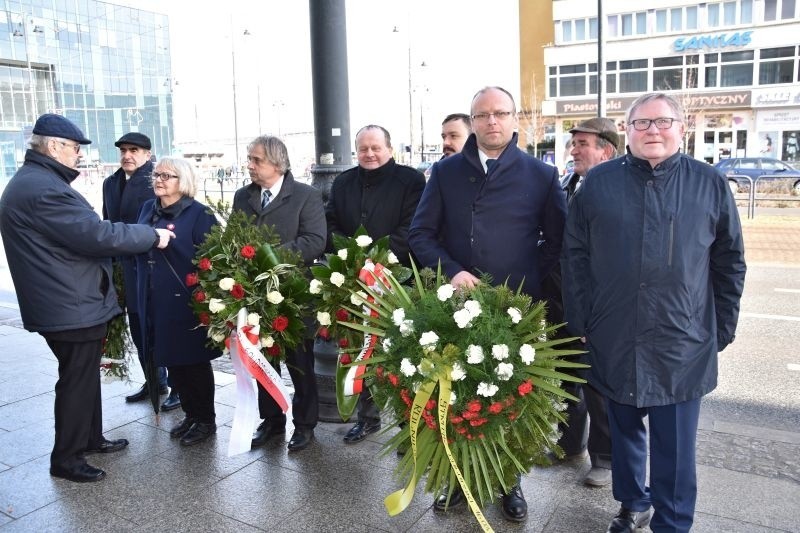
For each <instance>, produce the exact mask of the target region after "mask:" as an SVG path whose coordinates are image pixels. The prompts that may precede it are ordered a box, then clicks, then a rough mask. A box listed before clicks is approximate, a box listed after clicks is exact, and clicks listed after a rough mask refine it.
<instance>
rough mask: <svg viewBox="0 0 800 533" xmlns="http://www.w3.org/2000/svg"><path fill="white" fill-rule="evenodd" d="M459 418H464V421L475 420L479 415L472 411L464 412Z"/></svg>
mask: <svg viewBox="0 0 800 533" xmlns="http://www.w3.org/2000/svg"><path fill="white" fill-rule="evenodd" d="M461 416H462V417H463V418H464V420H475V419H476V418H478V417H479V416H480V415H479V414H478V413H476V412H474V411H464V412H463V413H461Z"/></svg>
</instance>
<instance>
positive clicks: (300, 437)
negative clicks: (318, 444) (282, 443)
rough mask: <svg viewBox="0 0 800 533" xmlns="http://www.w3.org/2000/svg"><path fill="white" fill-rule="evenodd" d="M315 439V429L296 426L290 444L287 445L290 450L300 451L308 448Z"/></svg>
mask: <svg viewBox="0 0 800 533" xmlns="http://www.w3.org/2000/svg"><path fill="white" fill-rule="evenodd" d="M312 440H314V430H313V429H301V428H294V433H292V438H291V439H289V444H288V445H287V446H286V447H287V448H289V451H290V452H299V451H300V450H302V449H305V448H308V445H309V444H311V441H312Z"/></svg>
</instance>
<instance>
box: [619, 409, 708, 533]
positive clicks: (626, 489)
mask: <svg viewBox="0 0 800 533" xmlns="http://www.w3.org/2000/svg"><path fill="white" fill-rule="evenodd" d="M645 416H647V417H648V418H649V428H650V487H647V486H646V485H645V474H646V471H647V449H648V448H647V431H646V429H645V426H644V417H645ZM699 416H700V398H697V399H695V400H690V401H687V402H682V403H678V404H672V405H664V406H658V407H642V408H637V407H634V406H632V405H623V404H619V403H616V402H613V401H611V400H609V401H608V421H609V425H610V427H611V440H612V443H613V448H612V465H613V466H612V470H611V476H612V479H613V483H614V499H615V500H617V501H619V502H620V503H622V505H623V506H625V507H627V508H628V509H631V510H633V511H644V510H646V509H648V508H649V507H650V505H651V504H652V506H653V511H654V512H653V518H652V520H651V522H650V528H651V529H652V530H653V532H654V533H662V532H676V533H677V532H681V533H683V532H688V531H689V530H690V529H691V527H692V522H693V519H694V506H695V500H696V499H697V475H696V469H695V443H696V440H697V420H698V418H699Z"/></svg>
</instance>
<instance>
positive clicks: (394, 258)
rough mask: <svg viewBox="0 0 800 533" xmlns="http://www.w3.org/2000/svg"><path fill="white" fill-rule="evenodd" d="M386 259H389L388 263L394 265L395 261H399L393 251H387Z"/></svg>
mask: <svg viewBox="0 0 800 533" xmlns="http://www.w3.org/2000/svg"><path fill="white" fill-rule="evenodd" d="M388 259H389V264H390V265H396V264H397V263H399V262H400V261H399V260H398V259H397V256H396V255H394V252H389V256H388Z"/></svg>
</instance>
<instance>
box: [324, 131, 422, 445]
mask: <svg viewBox="0 0 800 533" xmlns="http://www.w3.org/2000/svg"><path fill="white" fill-rule="evenodd" d="M356 155H357V156H358V166H357V167H354V168H351V169H349V170H345V171H344V172H342V173H341V174H339V175H338V176H336V179H335V180H334V181H333V185H332V186H331V192H330V197H329V198H328V204H327V205H326V206H325V215H326V217H327V220H328V251H330V252H335V251H336V250H334V249H333V239H332V236H333V234H334V233H337V234H340V235H345V236H347V237H352V236H353V235H354V234H355V232H356V230H357V229H358V227H359V226H362V225H363V226H364V228H365V229H366V230H367V235H369V236H370V237H372V238H373V239H374V240H377V239H380V238H382V237H385V236H386V235H389V246H390V248H391V250H392V252H394V254H395V255H396V256H397V258H398V259H399V260H400V262H402V263H403V264H404V265H406V266H410V265H411V261H410V259H409V257H410V255H409V254H410V252H411V250H410V248H409V247H408V228H409V226H410V225H411V219H412V218H414V211H415V210H416V209H417V204H418V203H419V198H420V196H421V195H422V190H423V189H424V188H425V177H424V176H423V175H422V174H420V173H419V172H417V171H416V170H414V169H413V168H411V167H406V166H403V165H398V164H397V163H395V160H394V159H393V158H392V140H391V137H390V136H389V132H388V131H386V129H384V128H383V127H381V126H375V125H372V124H370V125H368V126H364V127H363V128H361V129H360V130H358V133H357V134H356ZM380 428H381V415H380V412H379V410H378V408H377V406H376V405H375V402H374V401H373V400H372V394H371V393H370V391H369V389H365V390H364V391H363V392H362V393H361V395H360V396H359V398H358V422H357V423H356V424H355V425H354V426H353V427H352V428H351V429H350V431H348V432H347V434H346V435H345V436H344V441H345V442H346V443H347V444H355V443H356V442H361V441H362V440H364V438H365V437H366V436H367V435H369V434H370V433H374V432H376V431H378V430H379V429H380Z"/></svg>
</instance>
